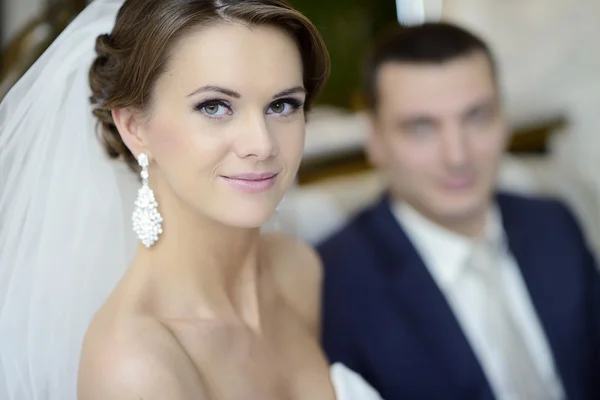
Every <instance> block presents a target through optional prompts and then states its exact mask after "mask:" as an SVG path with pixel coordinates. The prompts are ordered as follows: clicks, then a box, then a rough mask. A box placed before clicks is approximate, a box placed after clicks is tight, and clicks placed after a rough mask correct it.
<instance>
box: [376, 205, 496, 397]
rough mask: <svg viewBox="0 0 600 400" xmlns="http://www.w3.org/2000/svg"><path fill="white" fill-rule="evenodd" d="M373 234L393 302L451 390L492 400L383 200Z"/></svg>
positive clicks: (458, 330) (460, 336)
mask: <svg viewBox="0 0 600 400" xmlns="http://www.w3.org/2000/svg"><path fill="white" fill-rule="evenodd" d="M373 217H374V218H373V224H374V226H373V230H372V231H373V232H374V234H375V235H377V242H378V243H381V246H382V247H383V251H382V253H381V256H382V257H385V259H383V260H382V263H381V264H382V265H385V266H386V267H385V268H386V271H385V273H386V274H387V276H388V277H389V279H388V282H389V291H390V295H391V299H392V302H393V304H394V306H395V307H397V309H398V311H399V312H400V313H401V314H402V316H403V318H404V320H405V321H408V322H409V324H410V325H411V326H410V328H411V329H414V332H415V334H416V335H418V337H419V340H420V341H421V342H422V346H423V348H424V349H426V350H427V351H428V357H430V358H431V359H433V360H435V363H434V365H440V366H441V367H442V373H443V374H445V376H446V377H447V378H448V380H449V384H450V385H451V386H452V387H453V390H455V391H458V392H459V393H463V394H464V395H463V398H471V399H482V398H492V394H491V388H490V386H489V384H488V383H487V379H486V378H485V375H484V373H483V371H482V369H481V367H480V365H479V363H478V361H477V359H476V357H475V354H474V352H473V350H472V349H471V347H470V345H469V343H468V341H467V339H466V337H465V335H464V334H463V332H462V329H461V327H460V325H459V323H458V321H457V319H456V318H455V316H454V314H453V312H452V310H451V309H450V306H449V304H448V303H447V301H446V299H445V297H444V295H443V293H442V292H441V290H440V289H439V288H438V286H437V285H436V283H435V281H434V280H433V278H432V276H431V275H430V274H429V271H428V269H427V267H426V266H425V264H424V263H423V261H422V259H421V257H420V256H419V254H418V253H417V251H416V249H415V248H414V246H413V245H412V243H411V242H410V239H409V238H408V237H407V235H406V233H405V232H404V230H403V229H402V228H401V226H400V225H399V224H398V223H397V221H396V219H395V217H394V216H393V214H392V213H391V211H390V204H389V199H388V197H387V196H385V197H384V198H383V199H382V201H381V202H380V203H379V204H378V205H377V206H376V208H375V210H374V215H373Z"/></svg>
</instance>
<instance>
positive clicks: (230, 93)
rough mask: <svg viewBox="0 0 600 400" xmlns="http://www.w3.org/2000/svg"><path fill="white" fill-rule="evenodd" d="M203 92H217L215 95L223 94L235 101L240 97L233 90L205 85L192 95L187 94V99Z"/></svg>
mask: <svg viewBox="0 0 600 400" xmlns="http://www.w3.org/2000/svg"><path fill="white" fill-rule="evenodd" d="M203 92H217V93H222V94H224V95H226V96H229V97H233V98H236V99H239V98H240V97H242V95H241V94H239V93H238V92H236V91H234V90H231V89H226V88H223V87H220V86H215V85H205V86H202V87H200V88H198V89H196V90H194V91H193V92H192V93H190V94H188V97H191V96H193V95H195V94H198V93H203Z"/></svg>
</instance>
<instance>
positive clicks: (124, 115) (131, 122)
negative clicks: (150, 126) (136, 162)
mask: <svg viewBox="0 0 600 400" xmlns="http://www.w3.org/2000/svg"><path fill="white" fill-rule="evenodd" d="M112 117H113V121H114V122H115V125H116V127H117V129H118V130H119V134H120V135H121V139H122V140H123V143H125V146H127V148H129V151H131V152H132V153H133V155H134V156H135V157H136V158H137V156H138V155H139V154H140V153H146V155H147V156H148V157H151V155H150V154H148V149H147V146H146V141H145V138H144V135H143V121H142V119H141V117H140V115H139V113H136V112H134V111H133V110H132V109H130V108H118V109H113V110H112Z"/></svg>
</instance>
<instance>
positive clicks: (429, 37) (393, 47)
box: [363, 22, 496, 109]
mask: <svg viewBox="0 0 600 400" xmlns="http://www.w3.org/2000/svg"><path fill="white" fill-rule="evenodd" d="M476 52H482V53H483V54H485V56H486V57H487V58H488V60H489V62H490V67H491V68H492V73H493V75H494V78H495V76H496V67H495V61H494V57H493V55H492V53H491V51H490V49H489V47H488V45H487V44H486V43H485V42H484V41H483V40H482V39H480V38H479V37H477V36H476V35H474V34H473V33H471V32H469V31H467V30H466V29H464V28H461V27H459V26H456V25H453V24H450V23H447V22H435V23H433V22H430V23H425V24H422V25H416V26H411V27H402V26H396V27H395V29H393V30H391V31H390V32H388V33H387V34H386V35H384V36H383V37H381V38H380V40H379V41H377V42H376V44H375V47H374V48H373V51H372V52H371V54H370V55H369V57H368V58H367V60H366V64H365V68H364V77H363V79H364V82H363V84H364V88H363V90H364V95H365V100H366V103H367V106H368V107H369V108H371V109H374V108H375V107H376V106H377V96H378V93H377V76H378V73H379V69H380V67H381V66H382V65H383V64H385V63H388V62H396V63H407V64H444V63H446V62H449V61H453V60H455V59H457V58H460V57H464V56H468V55H471V54H473V53H476Z"/></svg>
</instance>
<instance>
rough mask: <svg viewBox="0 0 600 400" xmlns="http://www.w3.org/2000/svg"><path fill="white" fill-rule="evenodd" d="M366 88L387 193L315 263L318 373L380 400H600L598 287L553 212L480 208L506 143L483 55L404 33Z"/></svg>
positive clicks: (373, 154) (558, 208)
mask: <svg viewBox="0 0 600 400" xmlns="http://www.w3.org/2000/svg"><path fill="white" fill-rule="evenodd" d="M366 78H367V79H366V94H367V96H368V100H369V105H370V114H371V121H372V130H371V132H370V133H369V135H368V139H367V146H366V150H367V153H368V156H369V158H370V160H371V162H372V163H373V164H374V165H376V166H377V167H379V169H380V170H381V171H382V172H383V173H384V174H385V175H386V176H387V178H388V181H389V190H388V191H387V193H386V194H385V195H384V196H383V197H382V198H381V199H380V200H379V201H378V202H377V203H376V204H375V205H373V206H372V207H370V208H368V209H366V210H364V211H362V212H361V213H359V214H358V215H357V216H356V217H355V218H354V219H353V220H352V221H351V222H350V223H349V224H348V225H347V226H346V227H344V228H343V229H341V230H340V231H339V232H337V233H336V234H334V235H333V236H332V237H331V238H329V239H327V240H326V241H325V242H324V243H322V244H321V245H320V246H319V247H318V250H319V252H320V255H321V257H322V259H323V262H324V265H325V277H324V294H323V310H324V311H323V345H324V348H325V350H326V352H327V354H328V356H329V358H330V361H331V362H338V361H339V362H342V363H344V364H346V365H347V366H348V367H350V368H352V369H354V370H355V371H356V372H358V373H360V374H361V375H362V376H363V377H364V378H366V379H367V380H368V381H369V382H370V383H371V384H372V385H373V386H374V387H375V388H376V389H377V390H378V391H379V392H380V393H381V395H382V397H383V398H385V399H386V400H406V399H411V400H412V399H456V400H469V399H474V400H480V399H481V400H483V399H494V398H495V399H523V400H553V399H562V398H568V399H574V400H579V399H581V400H583V399H597V398H600V390H599V388H600V357H599V356H600V353H599V349H600V276H599V273H598V270H597V269H596V264H595V261H594V259H593V257H592V255H591V253H590V251H589V250H588V248H587V247H586V244H585V240H584V238H583V237H582V233H581V231H580V228H579V227H578V225H577V223H576V222H575V219H574V218H573V216H572V214H571V213H570V212H569V211H568V210H567V209H566V208H565V207H564V206H563V205H562V204H560V203H559V202H556V201H551V200H541V199H533V198H525V197H520V196H516V195H510V194H502V193H496V192H495V184H496V182H495V181H496V174H497V171H498V165H499V162H500V160H501V158H502V154H503V151H504V148H505V145H506V140H507V127H506V122H505V120H504V119H503V116H502V108H501V101H500V94H499V91H498V82H497V76H496V71H495V68H494V62H493V57H492V54H491V53H490V50H489V49H488V47H487V46H486V44H485V43H484V42H483V41H481V40H480V39H479V38H477V37H475V36H474V35H473V34H471V33H470V32H467V31H465V30H463V29H461V28H459V27H456V26H453V25H449V24H443V23H431V24H425V25H422V26H419V27H412V28H404V29H402V30H399V31H397V32H394V33H393V34H391V35H390V36H388V37H386V38H385V40H383V41H382V42H381V43H379V45H378V47H377V48H376V49H375V51H374V53H373V54H372V57H371V59H370V64H368V67H367V71H366Z"/></svg>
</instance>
